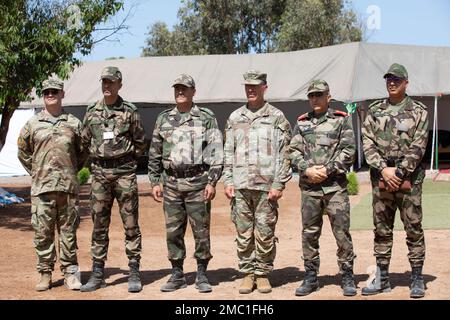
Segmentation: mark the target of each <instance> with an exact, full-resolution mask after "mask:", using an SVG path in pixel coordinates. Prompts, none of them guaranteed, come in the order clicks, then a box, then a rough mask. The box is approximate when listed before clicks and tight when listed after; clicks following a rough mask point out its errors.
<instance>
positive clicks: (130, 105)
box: [123, 101, 138, 110]
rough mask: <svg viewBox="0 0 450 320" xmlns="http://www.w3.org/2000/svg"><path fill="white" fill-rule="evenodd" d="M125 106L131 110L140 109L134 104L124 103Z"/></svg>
mask: <svg viewBox="0 0 450 320" xmlns="http://www.w3.org/2000/svg"><path fill="white" fill-rule="evenodd" d="M123 104H124V105H126V106H127V107H129V108H130V109H131V110H137V109H138V108H137V107H136V106H135V105H134V104H132V103H131V102H128V101H124V102H123Z"/></svg>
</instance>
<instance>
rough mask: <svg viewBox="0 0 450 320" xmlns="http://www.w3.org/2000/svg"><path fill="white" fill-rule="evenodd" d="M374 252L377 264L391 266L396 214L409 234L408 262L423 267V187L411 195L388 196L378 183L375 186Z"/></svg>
mask: <svg viewBox="0 0 450 320" xmlns="http://www.w3.org/2000/svg"><path fill="white" fill-rule="evenodd" d="M372 196H373V197H372V206H373V223H374V226H375V229H374V236H375V239H374V252H375V257H376V260H377V264H381V265H388V264H389V262H390V260H391V255H392V244H393V229H394V220H395V212H396V211H397V208H398V209H399V211H400V218H401V220H402V222H403V225H404V229H405V231H406V244H407V246H408V251H409V253H408V259H409V263H410V264H411V266H412V267H419V266H422V265H423V262H424V260H425V237H424V232H423V229H422V184H413V185H412V190H411V191H397V192H387V191H385V190H380V188H379V187H378V181H377V182H372Z"/></svg>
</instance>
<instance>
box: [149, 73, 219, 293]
mask: <svg viewBox="0 0 450 320" xmlns="http://www.w3.org/2000/svg"><path fill="white" fill-rule="evenodd" d="M172 86H173V88H174V96H175V102H176V106H175V107H174V108H171V109H168V110H165V111H163V112H161V113H160V114H159V116H158V118H157V119H156V124H155V129H154V131H153V137H152V142H151V146H150V150H149V162H148V176H149V180H150V184H151V186H152V191H153V197H154V199H155V200H156V201H161V195H163V196H164V215H165V220H166V232H167V248H168V253H169V254H168V258H169V260H170V262H171V264H172V276H171V277H170V279H169V280H168V282H167V283H166V284H164V285H163V286H162V287H161V291H163V292H170V291H174V290H177V289H180V288H185V287H186V278H185V277H184V273H183V262H184V259H185V258H186V246H185V243H184V235H185V232H186V227H187V221H188V220H189V223H190V225H191V227H192V233H193V235H194V239H195V252H194V257H195V259H196V260H197V277H196V280H195V287H196V289H198V290H199V292H211V291H212V288H211V285H210V283H209V281H208V278H207V276H206V269H207V266H208V262H209V260H210V259H211V258H212V255H211V245H210V221H211V200H212V199H214V196H215V193H216V191H215V186H216V184H217V181H218V180H219V179H220V176H221V174H222V166H223V141H222V134H221V132H220V131H219V129H218V126H217V120H216V118H215V116H214V114H213V112H212V111H211V110H209V109H207V108H204V107H198V106H197V105H195V104H194V103H193V97H194V95H195V92H196V90H195V82H194V79H193V78H192V77H191V76H190V75H187V74H181V75H179V76H178V77H177V78H176V79H175V81H174V83H173V85H172ZM160 183H162V185H163V191H162V190H161V186H160Z"/></svg>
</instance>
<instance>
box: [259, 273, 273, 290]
mask: <svg viewBox="0 0 450 320" xmlns="http://www.w3.org/2000/svg"><path fill="white" fill-rule="evenodd" d="M256 288H257V289H258V292H260V293H269V292H271V291H272V286H271V285H270V282H269V279H268V278H267V276H256Z"/></svg>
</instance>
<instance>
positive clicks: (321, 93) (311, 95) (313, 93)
mask: <svg viewBox="0 0 450 320" xmlns="http://www.w3.org/2000/svg"><path fill="white" fill-rule="evenodd" d="M322 96H323V92H311V93H310V94H308V98H312V97H316V98H320V97H322Z"/></svg>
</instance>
